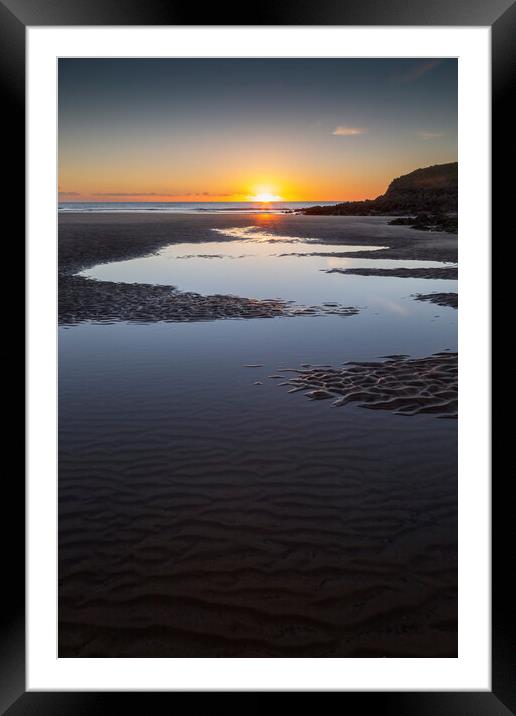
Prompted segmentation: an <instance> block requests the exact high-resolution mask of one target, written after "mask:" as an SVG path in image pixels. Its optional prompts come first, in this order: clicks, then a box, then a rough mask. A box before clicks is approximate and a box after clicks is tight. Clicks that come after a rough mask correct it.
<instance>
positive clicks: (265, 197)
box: [249, 191, 283, 204]
mask: <svg viewBox="0 0 516 716" xmlns="http://www.w3.org/2000/svg"><path fill="white" fill-rule="evenodd" d="M249 200H250V201H259V202H260V203H262V204H269V203H270V202H271V201H283V198H282V197H281V196H278V195H277V194H273V193H272V192H268V191H262V192H260V193H258V194H255V195H254V196H251V197H249Z"/></svg>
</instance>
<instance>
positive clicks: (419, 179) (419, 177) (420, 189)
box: [303, 162, 458, 216]
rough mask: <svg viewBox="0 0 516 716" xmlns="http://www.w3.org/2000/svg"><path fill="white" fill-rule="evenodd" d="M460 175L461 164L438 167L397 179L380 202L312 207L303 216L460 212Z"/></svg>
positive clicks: (426, 168)
mask: <svg viewBox="0 0 516 716" xmlns="http://www.w3.org/2000/svg"><path fill="white" fill-rule="evenodd" d="M457 176H458V163H457V162H451V163H450V164H435V165H434V166H431V167H425V168H423V169H416V170H415V171H413V172H410V174H405V175H404V176H401V177H398V178H396V179H394V180H393V181H392V182H391V183H390V184H389V187H388V188H387V191H386V192H385V194H382V195H381V196H379V197H377V198H376V199H366V200H365V201H346V202H343V203H342V204H335V205H334V206H312V207H309V208H307V209H304V210H303V213H304V214H324V215H343V216H374V215H379V216H388V215H400V214H427V215H436V214H450V213H456V212H457Z"/></svg>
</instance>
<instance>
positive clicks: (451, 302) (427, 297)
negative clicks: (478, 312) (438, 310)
mask: <svg viewBox="0 0 516 716" xmlns="http://www.w3.org/2000/svg"><path fill="white" fill-rule="evenodd" d="M414 300H415V301H429V302H430V303H435V304H436V305H437V306H449V307H450V308H458V307H459V295H458V294H457V293H418V294H416V295H415V296H414Z"/></svg>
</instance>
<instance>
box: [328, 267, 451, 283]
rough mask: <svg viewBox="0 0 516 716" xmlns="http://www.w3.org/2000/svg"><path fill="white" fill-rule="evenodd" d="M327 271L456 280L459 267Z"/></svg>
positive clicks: (331, 271)
mask: <svg viewBox="0 0 516 716" xmlns="http://www.w3.org/2000/svg"><path fill="white" fill-rule="evenodd" d="M325 271H326V273H348V274H355V275H356V276H391V277H392V278H428V279H436V278H443V279H452V280H456V279H457V276H458V269H456V268H453V267H446V268H401V267H400V268H393V269H386V268H348V269H338V268H333V269H326V270H325Z"/></svg>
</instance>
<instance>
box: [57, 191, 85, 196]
mask: <svg viewBox="0 0 516 716" xmlns="http://www.w3.org/2000/svg"><path fill="white" fill-rule="evenodd" d="M80 195H81V193H80V192H79V191H61V190H59V196H80Z"/></svg>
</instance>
